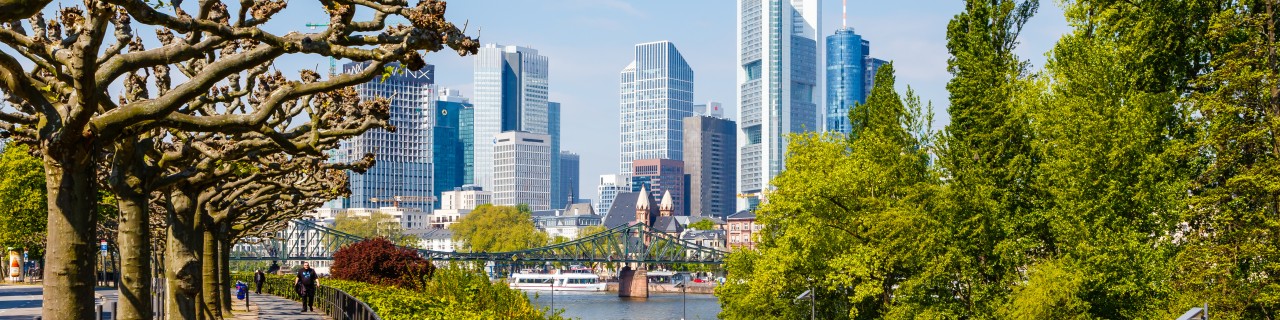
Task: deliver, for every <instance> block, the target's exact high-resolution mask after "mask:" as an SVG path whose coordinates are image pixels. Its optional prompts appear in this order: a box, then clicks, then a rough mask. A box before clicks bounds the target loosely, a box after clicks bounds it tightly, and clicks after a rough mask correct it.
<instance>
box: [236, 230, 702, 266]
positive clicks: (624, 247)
mask: <svg viewBox="0 0 1280 320" xmlns="http://www.w3.org/2000/svg"><path fill="white" fill-rule="evenodd" d="M362 240H364V238H361V237H357V236H354V235H351V234H348V233H345V232H342V231H338V230H334V229H330V228H327V227H325V226H322V225H319V224H317V223H315V222H313V221H310V220H293V221H290V222H289V225H288V226H287V227H286V228H285V229H284V230H283V231H280V232H277V233H276V234H275V236H272V237H267V238H249V239H244V240H241V241H240V243H237V244H236V245H235V246H233V247H232V250H231V259H232V260H239V261H246V260H249V261H252V260H260V261H262V260H281V261H287V260H293V261H299V260H310V261H318V260H332V259H333V253H334V252H336V251H338V249H340V248H342V247H343V246H345V245H348V244H351V243H355V242H359V241H362ZM413 250H417V251H418V253H419V254H420V255H422V257H423V258H426V259H429V260H432V261H478V262H487V261H492V262H501V263H525V262H564V263H585V262H606V263H613V262H620V263H646V264H647V263H657V264H670V263H688V264H720V263H722V262H723V261H724V256H725V254H726V252H724V251H720V250H718V249H715V248H711V247H707V246H703V245H700V244H697V243H694V242H690V241H684V240H681V239H679V238H678V237H676V236H674V235H671V234H667V233H662V232H657V231H655V230H653V229H652V228H650V227H649V226H648V225H646V224H643V223H637V224H631V225H622V226H618V227H615V228H613V229H608V230H605V231H603V232H599V233H596V234H592V235H589V236H585V237H582V238H579V239H576V240H573V241H569V242H564V243H559V244H553V245H548V246H544V247H537V248H531V249H527V250H520V251H509V252H445V251H433V250H422V249H413Z"/></svg>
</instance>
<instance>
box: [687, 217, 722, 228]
mask: <svg viewBox="0 0 1280 320" xmlns="http://www.w3.org/2000/svg"><path fill="white" fill-rule="evenodd" d="M689 229H694V230H715V229H716V223H715V222H713V221H711V219H702V220H698V222H694V223H690V224H689Z"/></svg>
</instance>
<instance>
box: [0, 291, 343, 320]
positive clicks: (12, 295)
mask: <svg viewBox="0 0 1280 320" xmlns="http://www.w3.org/2000/svg"><path fill="white" fill-rule="evenodd" d="M116 292H117V291H116V290H113V289H101V290H98V291H97V293H98V296H100V297H102V299H103V300H106V301H108V302H109V301H114V300H115V298H116ZM43 294H44V288H43V287H41V286H35V285H4V286H0V320H31V319H33V318H35V316H37V315H40V306H41V305H43V304H42V302H43V299H44V296H43ZM232 294H233V295H232V297H235V296H234V294H235V293H234V292H233V293H232ZM231 303H232V305H231V307H232V312H233V314H234V315H235V319H237V320H255V319H260V320H303V319H307V320H310V319H324V320H331V318H329V317H328V316H325V315H321V314H319V313H316V312H311V311H308V312H302V303H300V302H297V301H293V300H289V299H285V298H281V297H278V296H274V295H269V294H251V296H250V297H249V309H248V311H247V312H246V311H245V304H244V300H239V299H233V300H232V301H231ZM104 311H105V310H104ZM108 319H110V318H109V314H108Z"/></svg>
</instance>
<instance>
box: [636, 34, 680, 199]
mask: <svg viewBox="0 0 1280 320" xmlns="http://www.w3.org/2000/svg"><path fill="white" fill-rule="evenodd" d="M620 89H621V90H620V91H621V92H620V93H621V95H620V98H621V100H620V101H621V106H620V107H621V108H620V110H619V111H620V115H619V116H620V118H621V122H620V127H619V129H620V133H621V137H620V138H621V139H620V142H621V144H620V150H621V154H620V155H621V167H620V172H621V173H622V175H624V176H627V175H630V174H631V168H632V165H631V161H632V160H635V159H659V158H661V159H676V160H680V159H683V158H684V157H683V154H682V153H683V152H684V147H683V144H682V142H681V138H682V134H681V130H683V128H682V126H681V125H680V121H681V120H683V119H684V118H685V117H688V116H691V115H693V69H692V68H690V67H689V63H687V62H685V60H684V57H683V56H681V55H680V51H678V50H676V46H675V45H674V44H672V43H671V42H667V41H658V42H650V43H642V44H638V45H636V48H635V60H633V61H631V64H629V65H627V67H626V68H624V69H623V70H622V75H621V88H620Z"/></svg>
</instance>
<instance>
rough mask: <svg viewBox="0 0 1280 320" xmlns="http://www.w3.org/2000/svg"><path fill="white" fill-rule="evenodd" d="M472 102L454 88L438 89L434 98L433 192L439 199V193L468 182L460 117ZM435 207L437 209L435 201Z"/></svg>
mask: <svg viewBox="0 0 1280 320" xmlns="http://www.w3.org/2000/svg"><path fill="white" fill-rule="evenodd" d="M465 109H472V106H471V103H470V102H469V101H468V100H467V99H466V98H463V97H462V95H461V94H460V93H459V92H458V91H457V90H449V89H443V90H441V94H440V99H439V100H438V101H436V111H435V118H436V121H435V126H433V130H434V131H433V134H434V137H433V139H432V150H431V151H432V154H433V157H432V158H433V159H434V161H433V163H434V165H435V170H434V171H435V179H433V180H434V184H435V185H434V186H433V188H432V189H434V195H435V197H436V199H440V193H441V192H444V191H449V190H453V188H457V187H461V186H462V185H464V184H467V182H466V181H465V178H466V173H467V170H468V169H469V168H468V163H470V162H471V161H470V159H469V158H467V157H466V156H467V154H468V152H466V150H465V148H466V144H465V143H464V141H463V134H462V132H463V131H462V125H463V124H464V122H465V121H464V120H463V116H465V115H470V114H471V112H463V110H465ZM435 208H436V209H439V208H440V203H439V202H438V201H437V202H436V204H435Z"/></svg>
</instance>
